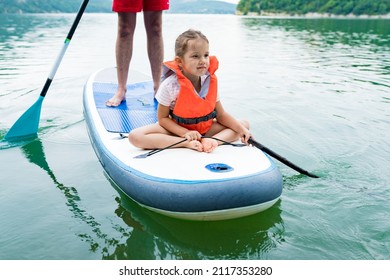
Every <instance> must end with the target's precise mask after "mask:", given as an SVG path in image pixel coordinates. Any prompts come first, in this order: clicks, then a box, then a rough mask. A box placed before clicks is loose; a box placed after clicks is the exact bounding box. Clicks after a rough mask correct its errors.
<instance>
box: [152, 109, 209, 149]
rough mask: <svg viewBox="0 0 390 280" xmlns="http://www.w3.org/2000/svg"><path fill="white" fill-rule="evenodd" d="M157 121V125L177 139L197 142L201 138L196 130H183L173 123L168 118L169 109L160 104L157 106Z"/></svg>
mask: <svg viewBox="0 0 390 280" xmlns="http://www.w3.org/2000/svg"><path fill="white" fill-rule="evenodd" d="M157 119H158V123H159V124H160V125H161V126H162V127H163V128H165V129H166V130H168V131H169V132H171V133H172V134H175V135H177V136H179V137H184V138H187V139H188V140H189V141H191V140H199V139H201V138H202V135H201V134H200V133H199V132H198V131H196V130H188V129H187V128H184V127H182V126H180V125H178V124H177V123H175V122H174V121H173V120H172V119H171V118H170V117H169V107H168V106H164V105H161V104H158V108H157Z"/></svg>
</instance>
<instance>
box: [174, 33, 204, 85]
mask: <svg viewBox="0 0 390 280" xmlns="http://www.w3.org/2000/svg"><path fill="white" fill-rule="evenodd" d="M176 59H177V60H178V63H179V66H180V67H181V68H182V71H183V74H184V75H185V76H186V77H187V78H189V79H190V80H191V78H199V77H200V76H202V75H204V74H206V72H207V70H208V69H209V65H210V58H209V44H208V43H207V42H206V41H205V40H203V39H201V38H197V39H192V40H189V41H188V45H187V51H186V52H185V53H184V56H183V57H182V58H179V57H177V58H176Z"/></svg>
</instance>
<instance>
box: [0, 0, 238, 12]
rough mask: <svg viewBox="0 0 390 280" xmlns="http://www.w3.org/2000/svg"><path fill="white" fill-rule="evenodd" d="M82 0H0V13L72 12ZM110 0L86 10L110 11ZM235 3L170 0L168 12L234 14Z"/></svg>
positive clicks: (98, 1) (94, 2)
mask: <svg viewBox="0 0 390 280" xmlns="http://www.w3.org/2000/svg"><path fill="white" fill-rule="evenodd" d="M82 1H83V0H0V13H74V12H77V10H78V8H79V7H80V5H81V3H82ZM111 7H112V0H90V1H89V3H88V6H87V9H86V12H111ZM235 11H236V5H235V4H231V3H227V2H221V1H215V0H214V1H213V0H170V9H169V10H168V11H167V12H169V13H206V14H234V13H235Z"/></svg>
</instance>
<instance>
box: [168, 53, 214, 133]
mask: <svg viewBox="0 0 390 280" xmlns="http://www.w3.org/2000/svg"><path fill="white" fill-rule="evenodd" d="M164 65H165V66H166V67H168V68H169V69H171V70H172V71H174V72H175V73H176V76H177V78H178V82H179V85H180V89H179V94H178V96H177V99H176V103H175V107H174V108H173V110H171V112H170V115H171V117H172V119H173V120H174V121H175V122H176V123H178V124H179V125H181V126H183V127H185V128H187V129H189V130H197V131H198V132H199V133H200V134H202V135H203V134H205V133H206V132H207V131H209V129H210V128H211V125H212V124H213V119H214V118H215V117H216V116H217V112H216V111H215V104H216V102H217V92H218V86H217V77H216V76H215V74H214V72H215V71H216V70H217V69H218V60H217V58H216V57H215V56H210V65H209V69H208V71H209V73H210V77H209V79H210V83H209V84H208V92H207V95H206V96H205V97H204V98H202V97H200V96H199V94H198V93H197V92H196V90H195V88H194V86H193V85H192V83H191V81H190V80H188V79H187V77H186V76H184V74H183V73H182V72H181V70H180V69H179V66H178V65H177V63H176V62H175V61H168V62H164ZM203 86H207V84H206V83H205V84H203ZM206 90H207V89H206Z"/></svg>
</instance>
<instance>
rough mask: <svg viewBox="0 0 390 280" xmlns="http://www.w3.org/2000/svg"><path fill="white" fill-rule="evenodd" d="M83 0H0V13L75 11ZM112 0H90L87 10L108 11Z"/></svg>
mask: <svg viewBox="0 0 390 280" xmlns="http://www.w3.org/2000/svg"><path fill="white" fill-rule="evenodd" d="M82 2H83V0H66V1H64V0H0V13H48V12H50V13H75V12H77V11H78V9H79V7H80V5H81V3H82ZM111 7H112V0H90V1H89V3H88V6H87V9H86V11H87V12H109V11H111Z"/></svg>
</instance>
